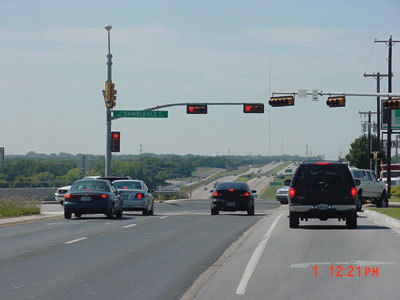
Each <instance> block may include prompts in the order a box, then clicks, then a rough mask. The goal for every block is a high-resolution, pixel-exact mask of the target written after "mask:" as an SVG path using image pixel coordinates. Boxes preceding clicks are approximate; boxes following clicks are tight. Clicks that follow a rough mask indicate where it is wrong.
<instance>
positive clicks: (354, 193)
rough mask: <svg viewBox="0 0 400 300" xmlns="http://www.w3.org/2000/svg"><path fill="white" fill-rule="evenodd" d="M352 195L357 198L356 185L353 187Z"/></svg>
mask: <svg viewBox="0 0 400 300" xmlns="http://www.w3.org/2000/svg"><path fill="white" fill-rule="evenodd" d="M350 195H351V198H355V197H356V196H357V189H356V188H355V187H352V188H351V191H350Z"/></svg>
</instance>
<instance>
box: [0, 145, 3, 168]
mask: <svg viewBox="0 0 400 300" xmlns="http://www.w3.org/2000/svg"><path fill="white" fill-rule="evenodd" d="M3 165H4V147H0V167H2V166H3Z"/></svg>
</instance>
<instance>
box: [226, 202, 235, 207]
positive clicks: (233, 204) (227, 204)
mask: <svg viewBox="0 0 400 300" xmlns="http://www.w3.org/2000/svg"><path fill="white" fill-rule="evenodd" d="M226 206H235V202H226Z"/></svg>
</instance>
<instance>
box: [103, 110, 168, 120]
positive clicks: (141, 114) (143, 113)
mask: <svg viewBox="0 0 400 300" xmlns="http://www.w3.org/2000/svg"><path fill="white" fill-rule="evenodd" d="M111 113H112V115H111V119H112V120H115V119H119V118H168V111H160V110H112V111H111Z"/></svg>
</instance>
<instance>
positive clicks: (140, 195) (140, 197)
mask: <svg viewBox="0 0 400 300" xmlns="http://www.w3.org/2000/svg"><path fill="white" fill-rule="evenodd" d="M135 198H137V199H143V198H144V194H143V193H137V194H136V196H135Z"/></svg>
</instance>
